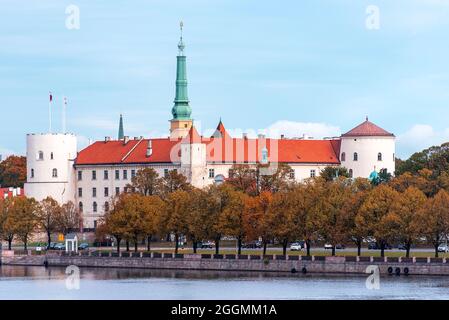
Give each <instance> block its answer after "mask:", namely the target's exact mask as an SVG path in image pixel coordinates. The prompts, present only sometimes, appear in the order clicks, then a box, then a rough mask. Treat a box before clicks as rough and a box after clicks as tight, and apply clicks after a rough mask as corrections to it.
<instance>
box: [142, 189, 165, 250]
mask: <svg viewBox="0 0 449 320" xmlns="http://www.w3.org/2000/svg"><path fill="white" fill-rule="evenodd" d="M142 201H143V204H142V211H141V214H142V222H143V234H144V236H146V240H147V250H148V251H150V250H151V240H152V238H153V236H154V235H156V234H158V233H159V232H160V230H161V214H162V212H164V211H165V202H164V201H163V200H162V199H161V198H160V197H159V196H157V195H151V196H146V197H143V198H142Z"/></svg>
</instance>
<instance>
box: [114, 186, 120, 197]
mask: <svg viewBox="0 0 449 320" xmlns="http://www.w3.org/2000/svg"><path fill="white" fill-rule="evenodd" d="M115 194H116V195H117V196H118V195H119V194H120V188H119V187H115Z"/></svg>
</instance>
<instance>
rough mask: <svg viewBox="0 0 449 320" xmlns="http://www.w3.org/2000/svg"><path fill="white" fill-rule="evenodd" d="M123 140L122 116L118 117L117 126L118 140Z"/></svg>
mask: <svg viewBox="0 0 449 320" xmlns="http://www.w3.org/2000/svg"><path fill="white" fill-rule="evenodd" d="M124 138H125V131H124V130H123V116H122V115H120V122H119V125H118V139H119V140H123V139H124Z"/></svg>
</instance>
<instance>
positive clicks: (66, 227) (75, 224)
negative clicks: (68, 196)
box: [57, 201, 81, 234]
mask: <svg viewBox="0 0 449 320" xmlns="http://www.w3.org/2000/svg"><path fill="white" fill-rule="evenodd" d="M80 225H81V213H80V211H79V210H78V208H77V207H76V205H75V204H74V203H73V202H72V201H69V202H67V203H64V204H63V205H62V207H61V214H60V215H59V217H58V227H57V228H58V231H60V232H62V234H67V233H69V232H71V231H73V230H76V229H78V228H80Z"/></svg>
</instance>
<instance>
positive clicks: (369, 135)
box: [340, 117, 395, 178]
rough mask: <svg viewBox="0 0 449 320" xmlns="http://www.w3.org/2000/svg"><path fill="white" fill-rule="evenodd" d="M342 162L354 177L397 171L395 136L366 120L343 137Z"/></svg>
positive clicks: (366, 176)
mask: <svg viewBox="0 0 449 320" xmlns="http://www.w3.org/2000/svg"><path fill="white" fill-rule="evenodd" d="M340 162H341V165H342V166H343V167H346V168H347V169H348V171H349V174H350V175H352V177H354V178H356V177H362V178H368V177H369V176H370V174H371V173H372V172H373V171H376V172H380V171H381V170H384V169H386V170H387V172H389V173H391V174H394V171H395V136H394V134H392V133H390V132H388V131H386V130H384V129H382V128H380V127H379V126H377V125H375V124H374V123H372V122H370V121H369V120H368V117H366V120H365V121H364V122H363V123H361V124H360V125H358V126H357V127H355V128H354V129H352V130H350V131H348V132H347V133H345V134H343V135H342V136H341V148H340Z"/></svg>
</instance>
